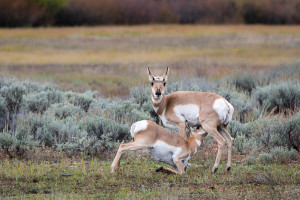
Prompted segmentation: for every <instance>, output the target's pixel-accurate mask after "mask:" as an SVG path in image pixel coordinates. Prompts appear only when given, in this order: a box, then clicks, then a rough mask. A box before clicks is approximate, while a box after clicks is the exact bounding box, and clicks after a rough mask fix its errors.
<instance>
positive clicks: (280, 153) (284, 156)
mask: <svg viewBox="0 0 300 200" xmlns="http://www.w3.org/2000/svg"><path fill="white" fill-rule="evenodd" d="M270 154H271V155H272V158H273V161H274V162H275V163H286V162H288V161H290V160H295V159H296V157H297V153H296V151H295V150H294V149H292V150H291V151H289V150H288V149H287V148H284V147H280V146H279V147H274V148H273V149H271V151H270Z"/></svg>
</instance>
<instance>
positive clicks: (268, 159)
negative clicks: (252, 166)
mask: <svg viewBox="0 0 300 200" xmlns="http://www.w3.org/2000/svg"><path fill="white" fill-rule="evenodd" d="M257 159H258V161H259V162H260V163H261V164H271V163H273V157H272V155H271V154H269V153H265V152H264V153H261V154H259V155H258V158H257Z"/></svg>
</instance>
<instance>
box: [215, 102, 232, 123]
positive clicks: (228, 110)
mask: <svg viewBox="0 0 300 200" xmlns="http://www.w3.org/2000/svg"><path fill="white" fill-rule="evenodd" d="M213 109H214V110H215V111H216V112H217V113H218V115H219V118H220V122H221V124H228V122H229V121H230V120H231V119H232V115H233V111H234V108H233V106H232V105H231V104H230V103H229V102H228V101H227V100H226V99H223V98H220V99H216V100H215V102H214V105H213Z"/></svg>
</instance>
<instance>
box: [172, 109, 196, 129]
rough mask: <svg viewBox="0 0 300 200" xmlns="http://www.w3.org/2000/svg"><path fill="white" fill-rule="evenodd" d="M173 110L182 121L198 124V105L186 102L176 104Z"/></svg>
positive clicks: (193, 124)
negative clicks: (185, 103) (184, 103)
mask: <svg viewBox="0 0 300 200" xmlns="http://www.w3.org/2000/svg"><path fill="white" fill-rule="evenodd" d="M174 112H175V114H176V116H177V117H178V118H179V119H180V121H182V122H183V123H185V122H186V120H187V121H188V123H189V124H190V125H192V126H196V125H198V124H199V119H198V117H199V106H198V105H195V104H187V105H178V106H175V107H174Z"/></svg>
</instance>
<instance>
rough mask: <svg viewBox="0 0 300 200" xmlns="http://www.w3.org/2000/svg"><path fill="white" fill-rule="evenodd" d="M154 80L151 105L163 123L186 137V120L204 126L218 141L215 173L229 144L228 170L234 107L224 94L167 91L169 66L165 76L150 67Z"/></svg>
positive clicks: (149, 73) (151, 79)
mask: <svg viewBox="0 0 300 200" xmlns="http://www.w3.org/2000/svg"><path fill="white" fill-rule="evenodd" d="M147 71H148V75H149V81H150V83H151V93H152V97H151V99H152V106H153V108H154V110H155V112H156V113H157V114H158V115H159V117H160V119H161V121H162V123H163V124H164V125H165V126H166V127H169V128H176V127H177V128H178V130H179V132H180V135H181V136H182V137H184V138H185V136H186V131H185V129H186V126H185V124H186V122H188V124H190V125H191V126H197V125H199V124H200V125H201V126H202V128H203V129H204V130H205V131H207V133H208V134H209V135H211V136H212V137H213V138H214V139H215V140H216V141H217V142H218V153H217V157H216V160H215V164H214V167H213V168H212V172H213V173H214V172H216V171H217V169H218V165H219V163H220V160H221V156H222V152H223V149H224V147H225V144H227V147H228V160H227V171H229V170H230V167H231V151H232V150H231V149H232V141H233V139H232V137H231V136H230V135H229V134H228V131H227V125H228V123H229V121H230V120H231V118H232V114H233V111H234V108H233V106H232V105H231V104H230V103H229V102H228V101H227V100H226V99H224V98H223V97H221V96H219V95H217V94H215V93H210V92H192V91H178V92H174V93H172V94H169V95H165V94H164V90H165V86H166V82H167V79H168V75H169V68H167V71H166V72H165V73H164V75H163V76H161V77H160V76H154V75H153V74H152V73H151V71H150V69H149V67H148V70H147Z"/></svg>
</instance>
